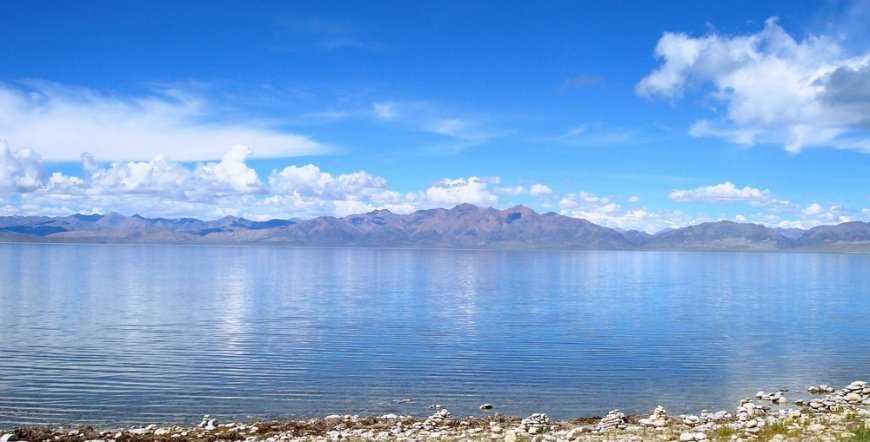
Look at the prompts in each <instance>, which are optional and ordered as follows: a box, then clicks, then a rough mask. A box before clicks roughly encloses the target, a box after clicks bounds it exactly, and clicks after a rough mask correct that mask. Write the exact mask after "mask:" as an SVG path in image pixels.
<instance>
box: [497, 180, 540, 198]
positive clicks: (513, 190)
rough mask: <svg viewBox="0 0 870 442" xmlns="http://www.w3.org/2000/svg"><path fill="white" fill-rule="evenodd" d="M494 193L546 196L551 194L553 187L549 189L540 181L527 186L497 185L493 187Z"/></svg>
mask: <svg viewBox="0 0 870 442" xmlns="http://www.w3.org/2000/svg"><path fill="white" fill-rule="evenodd" d="M495 191H496V193H500V194H503V195H510V196H521V195H531V196H546V195H552V194H553V189H550V187H549V186H547V185H545V184H541V183H535V184H532V185H531V186H529V187H525V186H521V185H517V186H515V187H499V188H497V189H495Z"/></svg>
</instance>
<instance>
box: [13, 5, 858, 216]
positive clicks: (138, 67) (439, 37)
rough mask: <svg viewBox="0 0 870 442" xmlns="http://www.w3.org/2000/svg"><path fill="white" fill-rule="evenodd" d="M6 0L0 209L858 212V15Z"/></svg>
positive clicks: (815, 10) (827, 10)
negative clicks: (465, 206)
mask: <svg viewBox="0 0 870 442" xmlns="http://www.w3.org/2000/svg"><path fill="white" fill-rule="evenodd" d="M546 6H547V7H546V8H541V7H539V6H538V7H536V6H535V5H533V4H531V3H528V2H482V3H481V2H475V3H473V4H469V2H408V3H399V4H396V3H395V2H313V1H312V2H292V3H287V2H209V3H207V4H205V3H199V2H127V1H121V2H104V1H96V2H87V3H81V2H71V1H52V2H48V1H33V2H21V1H9V0H0V215H36V214H44V215H66V214H70V213H76V212H80V213H108V212H112V211H115V212H119V213H122V214H125V215H132V214H134V213H139V214H141V215H143V216H152V217H153V216H164V217H183V216H191V217H198V218H204V219H212V218H219V217H222V216H225V215H235V216H244V217H247V218H251V219H258V220H262V219H269V218H294V217H303V218H305V217H311V216H317V215H336V216H343V215H347V214H351V213H360V212H366V211H370V210H373V209H378V208H387V209H390V210H392V211H395V212H400V213H407V212H410V211H413V210H416V209H423V208H431V207H448V208H449V207H452V206H454V205H456V204H459V203H463V202H468V203H473V204H477V205H482V206H492V207H498V208H507V207H511V206H514V205H517V204H524V205H527V206H529V207H531V208H532V209H534V210H537V211H539V212H550V211H552V212H558V213H562V214H565V215H569V216H575V217H580V218H586V219H589V220H590V221H593V222H595V223H598V224H602V225H606V226H609V227H618V228H622V229H639V230H645V231H648V232H655V231H658V230H661V229H664V228H669V227H680V226H685V225H688V224H697V223H700V222H704V221H714V220H720V219H728V220H735V221H742V222H756V223H761V224H765V225H769V226H778V227H800V228H809V227H812V226H815V225H819V224H836V223H839V222H843V221H849V220H864V221H867V220H870V178H868V176H870V173H868V172H870V30H868V29H870V28H868V26H867V25H866V23H868V22H870V1H852V2H840V1H827V2H794V1H781V2H780V1H770V2H757V1H751V2H749V1H747V2H740V1H737V2H690V3H689V4H687V3H686V2H632V1H624V2H623V1H620V2H596V3H593V2H551V3H548V4H547V5H546Z"/></svg>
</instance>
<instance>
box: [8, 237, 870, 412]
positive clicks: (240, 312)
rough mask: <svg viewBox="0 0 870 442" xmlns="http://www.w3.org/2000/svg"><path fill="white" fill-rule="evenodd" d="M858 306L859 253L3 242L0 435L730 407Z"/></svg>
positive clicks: (861, 343)
mask: <svg viewBox="0 0 870 442" xmlns="http://www.w3.org/2000/svg"><path fill="white" fill-rule="evenodd" d="M868 317H870V255H848V254H795V253H783V254H778V253H681V252H594V251H592V252H590V251H479V250H396V249H362V248H360V249H352V248H323V249H316V248H310V249H309V248H283V247H218V246H204V247H194V246H129V245H46V244H0V427H2V426H7V427H8V426H12V425H22V424H61V423H90V424H120V423H131V424H132V423H151V422H155V423H169V422H187V423H197V422H199V420H200V417H201V416H202V415H203V414H211V415H213V416H216V417H218V419H219V420H227V419H233V420H238V419H245V418H253V417H285V418H289V417H310V416H318V415H327V414H345V413H351V414H364V415H376V414H377V415H380V414H385V413H398V414H412V415H417V416H426V415H428V414H431V410H430V409H429V408H428V407H429V405H430V404H435V403H438V404H442V405H444V406H445V407H446V408H447V409H449V410H450V411H451V412H452V413H453V414H454V415H459V416H462V415H471V414H474V415H479V414H481V413H482V412H480V411H479V410H478V405H480V404H482V403H485V402H487V403H492V404H493V405H494V406H495V409H494V410H493V411H498V412H500V413H503V414H512V415H520V416H526V415H528V414H530V413H533V412H545V413H548V414H549V415H550V416H551V417H554V418H569V417H576V416H589V415H601V414H604V413H606V412H607V411H608V410H609V409H611V408H620V409H622V410H624V411H626V412H631V413H634V412H649V411H651V410H652V409H653V408H655V406H656V405H658V404H661V405H664V406H665V408H667V409H668V410H669V411H670V412H671V414H677V413H679V412H689V411H692V412H698V411H700V409H702V408H708V409H710V410H714V409H724V408H727V409H730V410H733V409H734V408H735V407H736V406H737V402H738V401H739V399H740V398H742V397H746V396H751V395H753V394H754V393H755V392H756V391H757V390H768V391H769V390H773V389H779V388H788V389H789V390H790V391H791V392H794V391H795V390H796V389H800V390H805V389H806V386H807V385H810V384H818V383H827V384H831V385H835V386H837V387H840V386H842V385H844V384H846V383H848V382H850V381H853V380H870V320H868V319H867V318H868ZM786 396H787V397H789V398H796V397H797V393H791V394H786Z"/></svg>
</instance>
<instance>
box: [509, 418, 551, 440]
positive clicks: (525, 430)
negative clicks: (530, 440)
mask: <svg viewBox="0 0 870 442" xmlns="http://www.w3.org/2000/svg"><path fill="white" fill-rule="evenodd" d="M514 431H516V432H518V433H519V434H522V435H535V434H542V433H546V432H548V431H550V418H549V417H548V416H547V415H546V414H543V413H535V414H533V415H531V416H529V417H527V418H525V419H523V420H521V421H520V424H519V425H517V427H516V428H515V429H514Z"/></svg>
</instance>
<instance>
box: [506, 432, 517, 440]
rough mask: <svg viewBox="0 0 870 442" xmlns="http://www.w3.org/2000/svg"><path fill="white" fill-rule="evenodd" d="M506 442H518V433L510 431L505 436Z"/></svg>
mask: <svg viewBox="0 0 870 442" xmlns="http://www.w3.org/2000/svg"><path fill="white" fill-rule="evenodd" d="M504 442H517V433H516V432H515V431H514V430H508V431H507V433H505V434H504Z"/></svg>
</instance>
